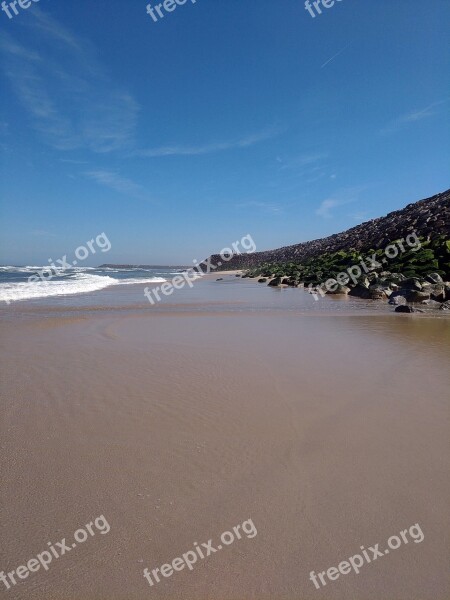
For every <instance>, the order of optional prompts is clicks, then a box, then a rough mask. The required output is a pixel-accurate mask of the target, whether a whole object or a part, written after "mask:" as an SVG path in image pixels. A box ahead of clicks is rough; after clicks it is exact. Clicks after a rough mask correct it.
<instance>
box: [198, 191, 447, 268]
mask: <svg viewBox="0 0 450 600" xmlns="http://www.w3.org/2000/svg"><path fill="white" fill-rule="evenodd" d="M413 231H415V232H416V233H417V235H418V236H420V237H422V238H424V239H429V240H433V239H435V238H436V237H438V236H440V235H444V236H446V237H447V238H449V237H450V190H447V191H446V192H443V193H440V194H436V195H435V196H432V197H431V198H426V199H425V200H419V201H418V202H414V203H412V204H408V206H406V207H405V208H403V209H401V210H397V211H394V212H391V213H389V214H388V215H386V216H385V217H380V218H378V219H372V220H370V221H367V222H365V223H362V224H361V225H357V226H356V227H352V228H351V229H348V230H347V231H344V232H342V233H337V234H334V235H331V236H329V237H326V238H321V239H317V240H312V241H309V242H302V243H300V244H294V245H292V246H285V247H283V248H278V249H276V250H267V251H263V252H254V253H252V254H235V255H234V256H233V257H232V258H230V260H227V262H226V263H225V264H223V265H222V266H221V267H218V269H217V270H235V269H236V270H243V269H255V268H257V267H260V266H261V265H263V264H271V265H283V264H287V263H290V262H294V263H303V262H305V261H307V260H310V259H314V258H317V257H319V256H321V255H324V254H332V253H336V252H339V251H344V252H350V251H352V250H353V251H355V252H357V253H359V254H361V253H365V252H368V251H369V250H371V249H374V250H377V249H382V248H385V247H386V246H387V245H389V244H390V243H392V242H393V241H394V240H396V239H399V238H404V237H406V235H407V234H408V233H410V232H413ZM255 241H256V243H258V240H255ZM208 261H209V263H210V264H214V265H218V264H219V262H223V261H222V260H221V257H220V256H219V255H218V254H215V255H212V256H211V257H210V258H209V259H208V260H206V261H204V262H203V263H201V268H203V269H204V270H206V268H207V264H208Z"/></svg>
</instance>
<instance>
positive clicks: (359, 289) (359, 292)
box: [348, 283, 370, 300]
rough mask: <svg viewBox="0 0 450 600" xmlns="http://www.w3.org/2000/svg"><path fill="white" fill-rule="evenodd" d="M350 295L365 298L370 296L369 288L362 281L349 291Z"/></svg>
mask: <svg viewBox="0 0 450 600" xmlns="http://www.w3.org/2000/svg"><path fill="white" fill-rule="evenodd" d="M348 295H349V296H355V297H356V298H363V299H364V300H368V299H369V298H370V293H369V289H368V288H367V287H366V286H364V285H361V284H360V283H358V284H356V285H355V287H353V288H352V289H351V290H350V291H349V293H348Z"/></svg>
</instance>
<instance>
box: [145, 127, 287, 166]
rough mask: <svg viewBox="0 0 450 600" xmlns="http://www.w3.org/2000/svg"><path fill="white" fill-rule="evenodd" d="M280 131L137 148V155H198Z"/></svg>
mask: <svg viewBox="0 0 450 600" xmlns="http://www.w3.org/2000/svg"><path fill="white" fill-rule="evenodd" d="M281 132H282V129H280V128H274V127H271V128H266V129H263V130H262V131H260V132H256V133H252V134H249V135H247V136H243V137H241V138H237V139H234V140H228V141H221V142H212V143H208V144H201V145H193V146H185V145H178V144H174V145H169V146H161V147H158V148H149V149H144V150H137V151H136V152H135V154H136V155H137V156H148V157H152V158H154V157H161V156H198V155H201V154H212V153H215V152H223V151H224V150H232V149H235V148H249V147H250V146H254V145H255V144H259V143H260V142H264V141H266V140H269V139H272V138H274V137H276V136H277V135H279V134H280V133H281Z"/></svg>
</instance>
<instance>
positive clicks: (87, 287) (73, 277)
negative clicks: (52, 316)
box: [0, 265, 183, 304]
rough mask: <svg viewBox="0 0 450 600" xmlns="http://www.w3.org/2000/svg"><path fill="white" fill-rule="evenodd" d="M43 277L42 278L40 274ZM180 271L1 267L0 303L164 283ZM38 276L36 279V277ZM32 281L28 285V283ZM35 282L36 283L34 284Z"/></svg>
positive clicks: (150, 268)
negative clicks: (124, 286)
mask: <svg viewBox="0 0 450 600" xmlns="http://www.w3.org/2000/svg"><path fill="white" fill-rule="evenodd" d="M43 270H44V271H45V270H46V271H45V272H44V273H43V277H42V276H40V274H41V273H42V272H43ZM182 270H183V267H160V266H158V267H148V268H147V267H145V268H143V267H133V268H115V267H73V268H71V269H63V268H62V267H59V268H58V267H56V268H52V277H51V278H50V277H49V279H48V280H47V281H43V279H44V278H45V277H46V276H50V275H51V273H50V270H49V267H48V265H45V266H36V265H35V266H30V265H28V266H3V267H0V301H1V302H5V303H8V304H9V303H12V302H20V301H24V300H36V299H40V298H49V297H55V296H72V295H77V294H88V293H91V292H96V291H99V290H103V289H105V288H108V287H110V286H123V285H133V284H144V283H164V282H165V281H169V280H171V279H172V278H173V277H175V276H176V275H178V274H180V273H181V272H182ZM33 276H35V277H33ZM36 276H37V277H36ZM30 279H31V281H30ZM37 279H38V280H37Z"/></svg>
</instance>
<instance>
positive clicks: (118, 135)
mask: <svg viewBox="0 0 450 600" xmlns="http://www.w3.org/2000/svg"><path fill="white" fill-rule="evenodd" d="M30 16H31V18H30V19H29V20H27V21H26V23H27V24H28V25H29V28H30V30H29V32H28V34H29V35H28V36H27V45H26V47H24V46H21V45H20V44H19V43H18V42H16V41H15V40H14V39H13V38H12V37H11V36H10V35H9V34H6V35H5V34H4V35H3V36H2V39H1V40H0V52H1V54H2V59H3V60H2V62H3V68H4V71H5V72H6V75H7V77H8V79H9V81H10V83H11V86H12V89H13V91H14V92H15V93H16V95H17V97H18V99H19V101H20V102H21V104H22V105H23V107H24V108H25V110H26V111H27V112H28V114H29V116H30V119H31V122H32V124H33V127H34V129H35V130H36V131H37V132H39V134H40V135H42V136H43V137H44V139H45V140H46V142H47V143H48V144H50V145H51V146H53V147H54V148H56V149H59V150H75V149H84V150H85V149H89V150H91V151H92V152H96V153H106V152H112V151H116V150H121V149H126V148H129V147H130V145H132V143H133V141H134V132H135V127H136V122H137V115H138V112H139V108H138V105H137V103H136V102H135V101H134V99H133V98H132V96H131V95H130V94H128V93H127V92H126V91H125V90H123V89H120V88H118V87H117V86H115V85H114V84H113V83H112V81H111V80H110V78H109V76H108V75H107V74H106V70H105V69H104V68H103V66H102V65H101V64H100V62H99V61H98V59H97V56H96V51H95V49H94V47H93V46H92V45H91V44H90V42H89V41H88V40H85V39H81V38H78V37H75V36H74V35H73V34H72V33H71V32H70V31H69V30H67V29H66V28H65V27H63V26H62V25H61V24H60V23H58V22H57V21H56V20H55V19H53V18H51V17H50V16H48V15H45V14H44V13H42V12H41V11H40V10H39V8H37V7H35V8H34V9H33V12H32V15H30Z"/></svg>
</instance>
